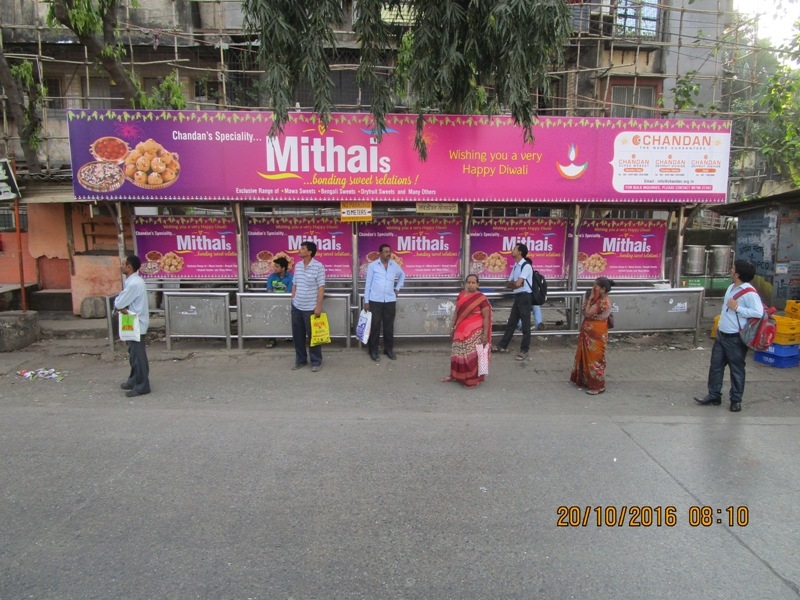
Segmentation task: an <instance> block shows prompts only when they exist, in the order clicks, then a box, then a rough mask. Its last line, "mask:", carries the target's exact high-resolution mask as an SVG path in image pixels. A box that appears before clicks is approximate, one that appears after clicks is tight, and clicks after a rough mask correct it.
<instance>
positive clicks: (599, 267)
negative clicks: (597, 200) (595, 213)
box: [566, 219, 667, 279]
mask: <svg viewBox="0 0 800 600" xmlns="http://www.w3.org/2000/svg"><path fill="white" fill-rule="evenodd" d="M666 235H667V222H666V221H654V220H642V219H639V220H628V219H587V220H585V221H582V222H581V228H580V232H579V233H578V278H579V279H593V278H595V277H600V276H603V277H609V278H611V279H662V278H663V277H664V271H663V255H664V243H665V240H666ZM567 238H568V240H569V242H568V243H567V261H566V262H567V264H568V265H569V264H572V260H571V257H572V226H571V224H570V225H569V231H568V234H567Z"/></svg>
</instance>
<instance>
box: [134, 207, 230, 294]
mask: <svg viewBox="0 0 800 600" xmlns="http://www.w3.org/2000/svg"><path fill="white" fill-rule="evenodd" d="M133 228H134V239H135V242H136V253H137V254H138V256H139V258H140V259H141V261H142V267H141V269H139V273H140V274H141V275H142V277H144V278H158V279H170V278H174V279H236V278H237V277H238V276H239V268H238V259H237V256H238V255H237V252H236V225H235V223H234V221H233V218H232V217H181V216H165V217H144V216H137V217H134V218H133Z"/></svg>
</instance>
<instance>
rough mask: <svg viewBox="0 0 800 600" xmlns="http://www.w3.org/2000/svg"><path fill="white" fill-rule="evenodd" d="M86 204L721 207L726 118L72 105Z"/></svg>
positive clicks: (78, 188)
mask: <svg viewBox="0 0 800 600" xmlns="http://www.w3.org/2000/svg"><path fill="white" fill-rule="evenodd" d="M67 117H68V123H69V138H70V150H71V156H72V169H73V185H74V190H75V197H76V198H77V199H79V200H145V201H149V202H153V201H158V202H203V201H207V202H219V201H226V202H229V201H247V202H288V201H291V202H320V201H328V202H353V201H371V202H398V201H408V202H415V203H419V202H475V201H479V202H538V203H543V202H559V203H565V202H581V203H583V204H591V203H593V202H594V203H597V202H602V203H604V204H607V203H609V202H615V203H637V204H643V203H665V204H677V203H687V202H688V203H698V202H704V203H716V204H723V203H724V202H725V200H726V195H727V189H728V161H729V151H730V137H731V123H730V121H712V120H689V119H680V120H669V119H614V118H592V117H581V118H573V117H541V118H540V119H538V120H537V121H536V124H535V125H534V127H533V135H534V137H535V142H534V143H532V144H526V143H524V142H523V134H522V129H521V128H520V127H518V126H517V125H516V124H515V123H514V121H513V119H512V118H511V117H509V116H502V115H499V116H494V117H491V118H489V117H485V116H472V115H468V116H463V115H428V116H426V117H425V128H424V139H425V141H426V144H427V149H428V158H427V160H425V161H422V160H420V158H419V156H418V154H417V151H416V150H415V149H414V138H415V131H416V130H415V127H416V120H417V116H416V115H387V117H386V129H385V130H384V131H383V135H382V139H381V141H380V142H378V141H377V137H376V135H375V134H376V132H375V130H374V127H373V124H372V117H371V116H370V115H367V114H357V113H335V114H333V115H331V119H330V121H329V123H328V124H327V126H324V125H323V124H322V123H321V121H320V120H319V117H318V116H317V115H315V114H313V113H291V114H290V116H289V122H288V123H286V125H285V126H284V127H283V133H281V134H280V135H277V136H275V137H272V138H270V137H269V131H270V128H271V127H272V113H269V112H256V111H252V112H251V111H247V112H237V111H222V112H219V111H167V110H157V111H137V110H104V111H97V110H79V109H69V110H68V111H67Z"/></svg>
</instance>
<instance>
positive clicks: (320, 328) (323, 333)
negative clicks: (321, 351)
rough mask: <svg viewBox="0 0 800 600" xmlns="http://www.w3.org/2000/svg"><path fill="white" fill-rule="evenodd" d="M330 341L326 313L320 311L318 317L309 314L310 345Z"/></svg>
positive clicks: (328, 342)
mask: <svg viewBox="0 0 800 600" xmlns="http://www.w3.org/2000/svg"><path fill="white" fill-rule="evenodd" d="M330 343H331V330H330V328H329V327H328V315H327V314H325V313H320V315H319V316H318V317H315V316H314V315H311V346H312V347H313V346H319V345H321V344H330Z"/></svg>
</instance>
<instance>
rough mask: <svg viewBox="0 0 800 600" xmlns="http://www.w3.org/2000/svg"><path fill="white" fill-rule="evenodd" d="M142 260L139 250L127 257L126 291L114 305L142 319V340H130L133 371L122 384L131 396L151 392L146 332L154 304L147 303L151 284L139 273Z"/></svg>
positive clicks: (127, 394) (117, 298)
mask: <svg viewBox="0 0 800 600" xmlns="http://www.w3.org/2000/svg"><path fill="white" fill-rule="evenodd" d="M141 266H142V261H141V260H139V257H138V256H136V255H135V254H132V255H130V256H129V257H128V258H126V259H125V263H124V264H123V265H122V272H123V273H124V274H125V283H124V284H123V286H122V292H120V294H119V296H117V297H116V299H115V300H114V309H115V310H117V311H119V312H121V313H123V314H128V313H129V312H131V313H134V314H135V315H136V317H137V318H138V319H139V332H140V336H139V341H138V342H133V341H129V342H127V344H128V362H129V363H130V365H131V373H130V375H129V376H128V379H127V380H125V381H124V382H123V383H122V385H120V387H121V388H122V389H123V390H126V393H125V395H126V396H128V397H129V398H133V397H134V396H141V395H143V394H149V393H150V365H149V363H148V362H147V348H146V346H145V342H144V335H145V333H147V327H148V325H150V307H149V306H148V304H147V286H146V285H145V283H144V279H142V278H141V276H140V275H139V267H141Z"/></svg>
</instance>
